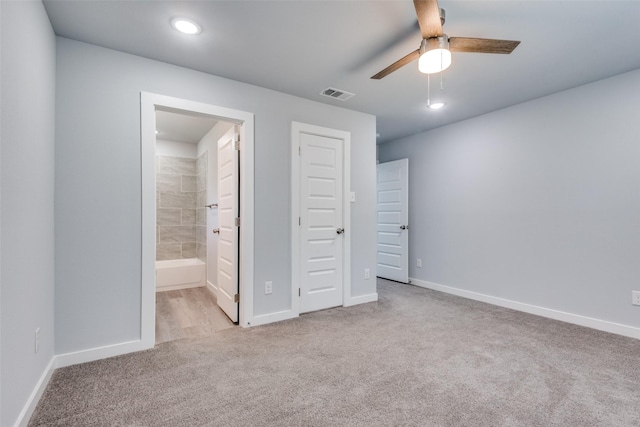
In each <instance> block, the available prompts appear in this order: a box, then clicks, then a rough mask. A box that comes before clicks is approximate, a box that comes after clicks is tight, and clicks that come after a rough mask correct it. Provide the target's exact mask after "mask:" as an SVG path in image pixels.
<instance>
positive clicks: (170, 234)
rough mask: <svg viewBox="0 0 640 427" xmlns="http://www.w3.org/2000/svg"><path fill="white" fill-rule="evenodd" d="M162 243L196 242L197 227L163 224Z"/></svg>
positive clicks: (161, 229) (161, 227) (161, 231)
mask: <svg viewBox="0 0 640 427" xmlns="http://www.w3.org/2000/svg"><path fill="white" fill-rule="evenodd" d="M159 228H160V240H159V242H160V243H187V242H194V241H195V240H196V239H195V234H196V227H195V226H193V225H161V226H159Z"/></svg>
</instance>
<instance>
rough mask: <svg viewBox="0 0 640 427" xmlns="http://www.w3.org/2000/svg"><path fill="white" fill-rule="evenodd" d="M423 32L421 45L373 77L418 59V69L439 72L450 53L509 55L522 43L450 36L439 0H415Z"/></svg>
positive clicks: (449, 62) (448, 62)
mask: <svg viewBox="0 0 640 427" xmlns="http://www.w3.org/2000/svg"><path fill="white" fill-rule="evenodd" d="M413 5H414V6H415V8H416V14H417V15H418V24H420V32H421V33H422V43H421V44H420V48H419V49H417V50H414V51H413V52H411V53H410V54H408V55H407V56H405V57H404V58H402V59H400V60H398V61H396V62H394V63H393V64H391V65H389V66H388V67H387V68H385V69H384V70H382V71H380V72H379V73H378V74H376V75H374V76H372V77H371V78H372V79H376V80H379V79H381V78H383V77H386V76H388V75H389V74H391V73H393V72H394V71H396V70H397V69H399V68H401V67H403V66H405V65H407V64H408V63H410V62H413V61H415V60H416V59H418V69H419V70H420V71H421V72H423V73H426V74H431V73H438V72H440V71H442V70H445V69H446V68H447V67H449V65H451V52H477V53H504V54H509V53H511V52H513V50H514V49H515V48H516V47H517V46H518V45H519V44H520V42H519V41H513V40H495V39H479V38H469V37H448V36H447V35H446V34H444V33H443V32H442V25H443V24H444V21H445V11H444V9H440V6H438V1H437V0H413Z"/></svg>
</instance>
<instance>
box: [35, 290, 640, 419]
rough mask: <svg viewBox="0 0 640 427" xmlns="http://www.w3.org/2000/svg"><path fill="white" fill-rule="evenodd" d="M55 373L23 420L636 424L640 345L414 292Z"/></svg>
mask: <svg viewBox="0 0 640 427" xmlns="http://www.w3.org/2000/svg"><path fill="white" fill-rule="evenodd" d="M378 291H379V295H380V301H379V302H377V303H369V304H364V305H361V306H356V307H350V308H336V309H331V310H326V311H320V312H316V313H310V314H306V315H303V316H301V317H300V318H299V319H294V320H290V321H285V322H280V323H276V324H272V325H266V326H262V327H255V328H250V329H242V328H231V329H226V330H223V331H219V332H215V333H214V334H213V335H212V336H210V337H205V338H193V339H185V340H179V341H172V342H167V343H164V344H161V345H159V346H157V347H156V348H154V349H152V350H148V351H144V352H140V353H136V354H130V355H124V356H118V357H115V358H111V359H106V360H101V361H96V362H91V363H86V364H83V365H77V366H71V367H67V368H62V369H59V370H57V371H56V372H55V373H54V375H53V377H52V379H51V382H50V384H49V386H48V387H47V390H46V391H45V394H44V396H43V398H42V399H41V401H40V403H39V405H38V407H37V409H36V411H35V413H34V415H33V417H32V419H31V422H30V425H32V426H36V425H47V426H52V425H59V426H93V425H101V426H113V425H117V426H125V425H126V426H378V425H382V426H391V425H394V426H395V425H397V426H400V425H403V426H404V425H407V426H549V425H558V426H560V425H562V426H639V425H640V341H638V340H634V339H630V338H624V337H620V336H616V335H611V334H607V333H604V332H599V331H595V330H590V329H586V328H582V327H579V326H574V325H570V324H565V323H561V322H556V321H553V320H548V319H544V318H540V317H536V316H532V315H528V314H524V313H519V312H515V311H511V310H508V309H503V308H499V307H494V306H491V305H488V304H483V303H479V302H475V301H471V300H467V299H463V298H459V297H455V296H451V295H447V294H443V293H439V292H435V291H429V290H425V289H420V288H417V287H413V286H408V285H401V284H393V283H391V282H386V281H379V286H378Z"/></svg>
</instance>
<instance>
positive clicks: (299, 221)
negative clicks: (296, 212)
mask: <svg viewBox="0 0 640 427" xmlns="http://www.w3.org/2000/svg"><path fill="white" fill-rule="evenodd" d="M301 225H302V220H301V219H300V217H298V226H301Z"/></svg>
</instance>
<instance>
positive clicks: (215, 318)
mask: <svg viewBox="0 0 640 427" xmlns="http://www.w3.org/2000/svg"><path fill="white" fill-rule="evenodd" d="M235 326H236V325H234V324H233V322H231V320H229V318H228V317H227V316H226V315H225V314H224V313H223V312H222V310H221V309H220V307H218V305H217V304H216V298H215V296H214V295H213V294H212V293H211V292H210V291H209V290H208V289H207V288H206V287H201V288H190V289H180V290H176V291H163V292H157V293H156V344H160V343H162V342H166V341H174V340H178V339H182V338H193V337H202V336H207V335H211V334H213V333H214V332H217V331H221V330H223V329H228V328H233V327H235Z"/></svg>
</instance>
